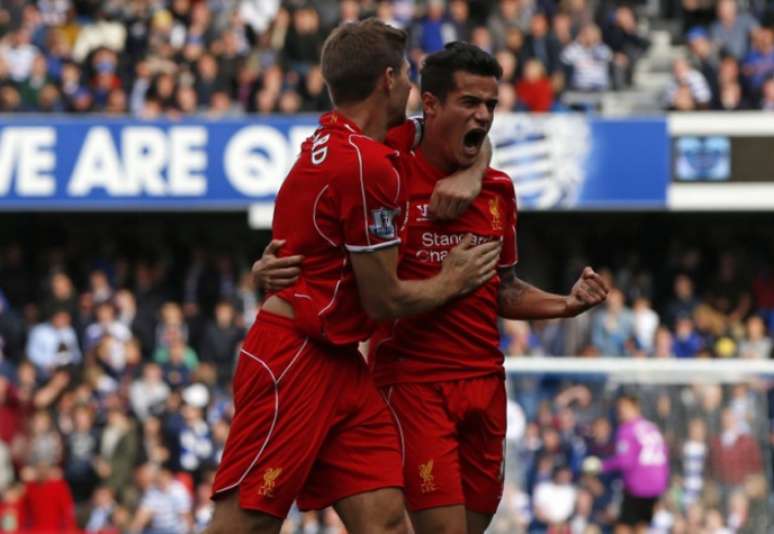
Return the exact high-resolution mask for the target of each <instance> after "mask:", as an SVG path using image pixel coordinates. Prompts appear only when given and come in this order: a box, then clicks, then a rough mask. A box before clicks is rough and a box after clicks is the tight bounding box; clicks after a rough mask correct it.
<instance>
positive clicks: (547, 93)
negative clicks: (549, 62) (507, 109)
mask: <svg viewBox="0 0 774 534" xmlns="http://www.w3.org/2000/svg"><path fill="white" fill-rule="evenodd" d="M516 94H517V95H518V97H519V103H520V104H522V105H523V106H524V107H525V108H526V109H527V110H528V111H531V112H533V113H534V112H547V111H550V110H551V108H552V107H553V104H554V89H553V87H552V85H551V80H549V78H548V77H547V76H546V72H545V69H544V68H543V64H542V63H540V61H538V60H537V59H530V60H528V61H527V63H526V64H525V66H524V78H523V79H522V80H521V81H519V83H518V84H517V85H516Z"/></svg>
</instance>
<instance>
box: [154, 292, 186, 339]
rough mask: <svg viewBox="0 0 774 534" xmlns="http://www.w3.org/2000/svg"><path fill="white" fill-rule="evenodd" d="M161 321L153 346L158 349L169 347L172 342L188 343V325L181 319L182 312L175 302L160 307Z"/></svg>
mask: <svg viewBox="0 0 774 534" xmlns="http://www.w3.org/2000/svg"><path fill="white" fill-rule="evenodd" d="M160 316H161V321H160V322H159V325H158V326H157V328H156V342H155V346H156V348H157V350H158V349H164V348H166V347H169V345H170V343H171V342H172V341H173V340H177V339H182V340H183V341H188V325H187V324H185V320H184V318H183V310H182V308H181V307H180V305H179V304H177V303H176V302H166V303H164V305H163V306H162V307H161V312H160Z"/></svg>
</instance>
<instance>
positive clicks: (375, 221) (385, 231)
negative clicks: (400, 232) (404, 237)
mask: <svg viewBox="0 0 774 534" xmlns="http://www.w3.org/2000/svg"><path fill="white" fill-rule="evenodd" d="M399 214H400V209H395V210H391V209H387V208H378V209H375V210H371V224H370V225H369V226H368V231H369V232H371V234H372V235H374V236H376V237H378V238H379V239H395V236H396V234H397V232H396V230H395V219H396V218H397V216H398V215H399Z"/></svg>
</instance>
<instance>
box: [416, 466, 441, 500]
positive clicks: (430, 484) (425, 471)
mask: <svg viewBox="0 0 774 534" xmlns="http://www.w3.org/2000/svg"><path fill="white" fill-rule="evenodd" d="M419 478H421V479H422V483H421V484H420V489H421V490H422V493H432V492H433V491H435V490H437V489H438V486H436V485H435V477H434V476H433V460H428V461H427V463H424V464H419Z"/></svg>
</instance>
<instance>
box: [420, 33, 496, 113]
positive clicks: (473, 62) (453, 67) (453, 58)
mask: <svg viewBox="0 0 774 534" xmlns="http://www.w3.org/2000/svg"><path fill="white" fill-rule="evenodd" d="M458 71H463V72H469V73H471V74H477V75H479V76H494V77H495V78H497V80H498V81H499V80H500V78H501V77H502V75H503V69H502V67H501V66H500V64H499V63H498V62H497V60H496V59H495V58H494V57H493V56H492V55H491V54H488V53H486V52H484V51H483V50H481V49H480V48H479V47H477V46H476V45H472V44H470V43H463V42H461V41H455V42H453V43H449V44H447V45H446V46H445V47H444V49H443V50H441V51H439V52H435V53H434V54H430V55H429V56H427V57H426V58H425V62H424V64H423V65H422V73H421V76H422V92H423V93H424V92H425V91H427V92H429V93H432V94H434V95H435V96H436V97H438V98H439V99H440V100H441V101H444V100H446V95H448V94H449V92H450V91H453V90H454V88H455V85H454V73H455V72H458Z"/></svg>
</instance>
